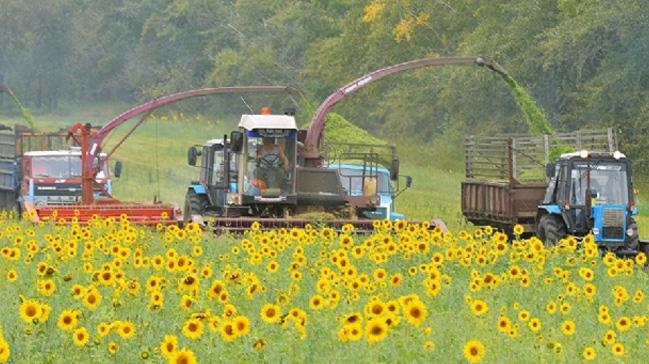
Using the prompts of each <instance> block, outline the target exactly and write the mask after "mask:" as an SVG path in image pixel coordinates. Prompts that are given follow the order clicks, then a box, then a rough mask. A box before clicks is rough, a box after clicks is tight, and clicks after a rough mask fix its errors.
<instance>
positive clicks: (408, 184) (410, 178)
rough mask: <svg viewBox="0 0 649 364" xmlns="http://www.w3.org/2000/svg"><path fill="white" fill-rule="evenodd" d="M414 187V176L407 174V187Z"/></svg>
mask: <svg viewBox="0 0 649 364" xmlns="http://www.w3.org/2000/svg"><path fill="white" fill-rule="evenodd" d="M410 187H412V177H410V176H406V188H410Z"/></svg>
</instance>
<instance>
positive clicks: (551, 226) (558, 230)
mask: <svg viewBox="0 0 649 364" xmlns="http://www.w3.org/2000/svg"><path fill="white" fill-rule="evenodd" d="M536 233H537V235H538V237H539V239H541V240H543V242H544V243H545V245H546V246H553V245H554V244H556V243H557V242H558V241H559V240H561V239H563V238H564V237H565V236H566V235H567V231H566V225H565V224H564V223H563V220H562V219H561V217H559V216H556V215H550V214H546V215H543V216H541V219H540V220H539V225H538V227H537V230H536Z"/></svg>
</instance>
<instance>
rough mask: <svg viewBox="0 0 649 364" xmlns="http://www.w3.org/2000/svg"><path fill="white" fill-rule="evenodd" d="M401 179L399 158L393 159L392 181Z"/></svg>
mask: <svg viewBox="0 0 649 364" xmlns="http://www.w3.org/2000/svg"><path fill="white" fill-rule="evenodd" d="M397 178H399V158H397V157H394V158H392V163H391V164H390V179H391V180H393V181H394V180H395V179H397Z"/></svg>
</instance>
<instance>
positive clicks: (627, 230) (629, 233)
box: [626, 228, 635, 237]
mask: <svg viewBox="0 0 649 364" xmlns="http://www.w3.org/2000/svg"><path fill="white" fill-rule="evenodd" d="M634 232H635V231H633V229H632V228H628V229H626V235H627V236H628V237H632V236H633V233H634Z"/></svg>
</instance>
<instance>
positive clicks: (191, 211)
mask: <svg viewBox="0 0 649 364" xmlns="http://www.w3.org/2000/svg"><path fill="white" fill-rule="evenodd" d="M208 205H209V201H208V200H207V197H206V196H204V195H199V194H197V193H196V192H195V191H194V190H189V191H187V194H186V195H185V208H184V209H183V221H184V222H185V224H186V223H188V222H190V221H191V218H192V215H201V216H202V215H203V214H204V213H205V209H207V207H208Z"/></svg>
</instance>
